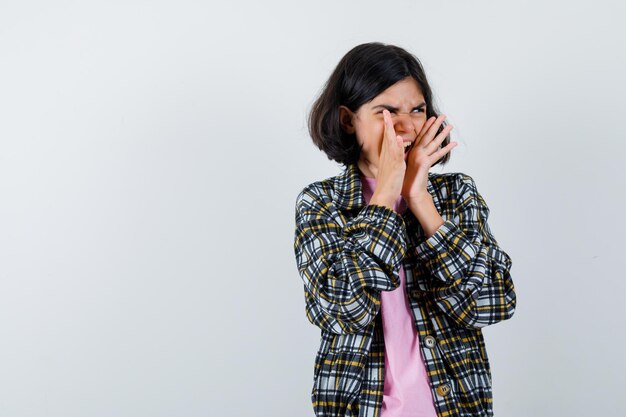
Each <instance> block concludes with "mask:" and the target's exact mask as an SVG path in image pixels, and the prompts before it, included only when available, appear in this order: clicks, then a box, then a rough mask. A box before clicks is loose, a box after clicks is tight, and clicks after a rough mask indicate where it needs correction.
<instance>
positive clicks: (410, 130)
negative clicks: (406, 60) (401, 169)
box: [339, 77, 426, 177]
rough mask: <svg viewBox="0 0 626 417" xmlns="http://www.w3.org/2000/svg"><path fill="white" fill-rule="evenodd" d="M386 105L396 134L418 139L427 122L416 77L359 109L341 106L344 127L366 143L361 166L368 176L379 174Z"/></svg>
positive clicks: (387, 90) (398, 84)
mask: <svg viewBox="0 0 626 417" xmlns="http://www.w3.org/2000/svg"><path fill="white" fill-rule="evenodd" d="M385 108H386V109H387V110H389V112H390V113H391V118H392V120H393V126H394V129H395V131H396V135H399V136H401V137H402V139H404V140H405V141H411V142H412V141H414V140H415V139H416V138H417V134H418V133H419V132H420V131H421V130H422V126H424V123H426V103H425V100H424V96H423V95H422V92H421V90H420V88H419V85H418V84H417V81H415V79H413V78H412V77H407V78H405V79H404V80H401V81H398V82H397V83H395V84H394V85H392V86H391V87H389V88H387V89H386V90H385V91H383V92H382V93H380V94H379V95H378V96H376V97H374V99H373V100H371V101H369V102H367V103H364V104H363V105H362V106H361V107H359V109H358V110H357V111H356V112H352V111H350V109H348V108H347V107H345V106H341V107H340V109H339V112H340V113H339V114H340V116H339V117H340V121H341V125H342V128H343V129H344V130H345V131H346V132H348V133H355V134H356V138H357V141H358V142H359V144H361V145H362V146H363V147H362V151H361V157H360V159H359V162H358V165H359V168H360V169H361V171H362V172H363V173H364V174H365V175H366V176H368V177H375V176H376V175H375V172H376V171H377V166H378V159H379V157H380V150H381V149H382V144H383V135H384V131H385V126H384V120H383V109H385ZM406 154H407V153H405V160H406Z"/></svg>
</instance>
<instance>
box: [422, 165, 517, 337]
mask: <svg viewBox="0 0 626 417" xmlns="http://www.w3.org/2000/svg"><path fill="white" fill-rule="evenodd" d="M457 184H459V188H458V190H459V192H458V195H457V196H456V200H457V203H456V204H457V206H456V210H457V213H456V214H458V219H459V220H458V223H455V222H453V221H452V220H450V217H452V216H448V220H446V221H444V222H443V223H442V224H441V225H440V226H439V228H437V229H436V231H435V232H434V234H433V235H432V236H430V237H429V238H428V239H427V240H426V241H424V242H422V243H421V244H420V245H419V246H418V247H417V248H416V251H417V257H418V258H419V259H420V261H422V263H423V265H424V267H425V269H426V271H427V272H428V273H429V274H430V275H431V277H432V278H433V279H432V281H431V285H430V288H429V291H430V292H431V294H432V298H433V299H434V301H435V304H436V306H437V307H438V308H439V309H440V310H442V311H443V312H444V313H445V314H446V315H447V316H448V317H450V318H451V319H452V320H453V321H454V322H455V323H456V324H457V325H459V326H462V327H466V328H481V327H485V326H488V325H491V324H495V323H498V322H499V321H502V320H507V319H509V318H511V317H513V314H514V313H515V306H516V295H515V288H514V285H513V281H512V279H511V274H510V270H511V266H512V261H511V258H510V257H509V255H508V254H507V253H506V252H504V251H503V250H502V249H501V248H500V246H499V245H498V242H497V241H496V239H495V238H494V236H493V234H492V233H491V230H490V228H489V225H488V224H487V218H488V216H489V208H488V207H487V204H486V202H485V200H484V199H483V197H482V196H481V195H480V193H479V192H478V190H477V187H476V184H475V182H474V180H473V179H472V178H471V177H470V176H469V175H465V174H459V176H458V177H457Z"/></svg>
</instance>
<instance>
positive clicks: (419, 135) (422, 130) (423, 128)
mask: <svg viewBox="0 0 626 417" xmlns="http://www.w3.org/2000/svg"><path fill="white" fill-rule="evenodd" d="M436 119H437V118H436V117H434V116H433V117H431V118H429V119H428V120H426V123H424V126H422V129H421V130H420V132H419V134H418V137H420V138H421V136H422V135H423V134H424V133H426V132H428V129H430V127H431V126H432V124H433V123H434V122H435V120H436Z"/></svg>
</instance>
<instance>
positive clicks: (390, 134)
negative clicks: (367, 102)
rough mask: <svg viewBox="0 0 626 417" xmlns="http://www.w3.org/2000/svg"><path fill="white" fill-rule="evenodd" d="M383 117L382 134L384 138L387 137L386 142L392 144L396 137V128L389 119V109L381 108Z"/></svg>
mask: <svg viewBox="0 0 626 417" xmlns="http://www.w3.org/2000/svg"><path fill="white" fill-rule="evenodd" d="M383 118H384V119H385V132H384V136H385V137H386V139H388V142H390V143H391V144H392V145H393V142H394V140H395V138H396V130H395V129H394V128H393V122H392V121H391V113H389V110H387V109H384V110H383Z"/></svg>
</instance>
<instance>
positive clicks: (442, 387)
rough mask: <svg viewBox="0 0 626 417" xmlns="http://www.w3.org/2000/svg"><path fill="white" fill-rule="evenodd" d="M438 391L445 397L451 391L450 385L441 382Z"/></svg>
mask: <svg viewBox="0 0 626 417" xmlns="http://www.w3.org/2000/svg"><path fill="white" fill-rule="evenodd" d="M436 391H437V394H439V395H441V396H442V397H445V396H446V395H448V393H450V385H449V384H441V385H439V386H438V387H437V389H436Z"/></svg>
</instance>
